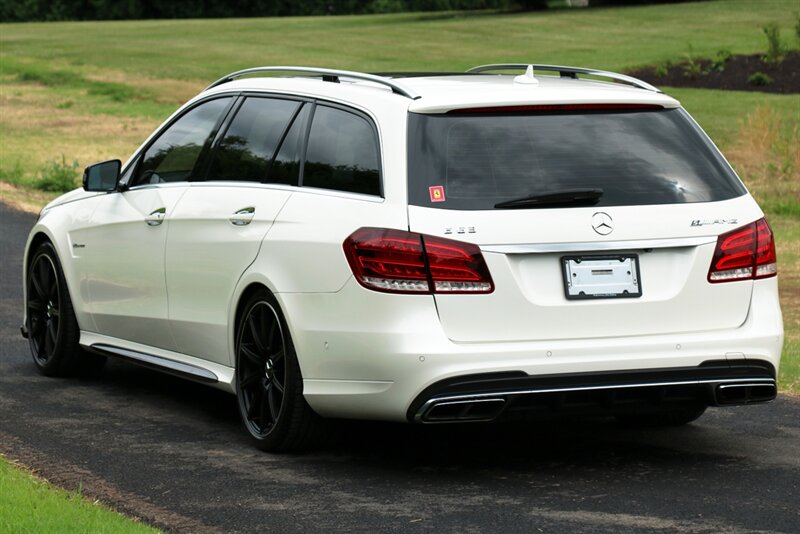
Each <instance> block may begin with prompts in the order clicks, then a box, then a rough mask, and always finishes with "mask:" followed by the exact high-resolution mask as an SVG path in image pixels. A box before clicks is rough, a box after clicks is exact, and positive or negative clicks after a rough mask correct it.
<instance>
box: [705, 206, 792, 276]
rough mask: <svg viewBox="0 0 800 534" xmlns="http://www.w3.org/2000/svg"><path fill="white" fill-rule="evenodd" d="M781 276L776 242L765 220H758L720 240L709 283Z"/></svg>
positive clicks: (718, 239) (720, 237)
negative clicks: (779, 274)
mask: <svg viewBox="0 0 800 534" xmlns="http://www.w3.org/2000/svg"><path fill="white" fill-rule="evenodd" d="M776 274H778V264H777V256H776V254H775V240H774V239H773V236H772V229H771V228H770V227H769V224H768V223H767V220H766V219H759V220H758V221H756V222H754V223H750V224H748V225H747V226H743V227H741V228H737V229H736V230H732V231H730V232H727V233H725V234H722V235H721V236H719V238H717V248H716V250H715V251H714V258H713V259H712V260H711V268H710V269H709V271H708V281H709V282H712V283H717V282H732V281H735V280H752V279H755V278H768V277H770V276H775V275H776Z"/></svg>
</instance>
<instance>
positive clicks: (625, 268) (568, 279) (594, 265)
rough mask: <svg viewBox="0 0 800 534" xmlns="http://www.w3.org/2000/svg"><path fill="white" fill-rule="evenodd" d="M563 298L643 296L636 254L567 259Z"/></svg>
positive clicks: (563, 264)
mask: <svg viewBox="0 0 800 534" xmlns="http://www.w3.org/2000/svg"><path fill="white" fill-rule="evenodd" d="M561 270H562V272H563V274H564V296H565V297H566V298H567V299H568V300H587V299H619V298H638V297H641V296H642V282H641V276H640V274H639V256H638V255H637V254H612V255H607V256H564V257H562V258H561Z"/></svg>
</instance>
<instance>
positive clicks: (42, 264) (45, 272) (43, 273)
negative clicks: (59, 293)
mask: <svg viewBox="0 0 800 534" xmlns="http://www.w3.org/2000/svg"><path fill="white" fill-rule="evenodd" d="M42 258H43V257H40V258H39V263H38V265H37V267H38V270H39V282H40V283H41V288H42V289H43V290H45V291H47V290H48V289H49V288H50V265H49V264H48V262H47V260H44V259H42Z"/></svg>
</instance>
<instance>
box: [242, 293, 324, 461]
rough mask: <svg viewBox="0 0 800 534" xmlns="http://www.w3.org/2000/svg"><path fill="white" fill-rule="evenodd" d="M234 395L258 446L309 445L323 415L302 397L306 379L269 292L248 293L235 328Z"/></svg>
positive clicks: (294, 448) (282, 448) (285, 448)
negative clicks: (249, 295) (315, 410)
mask: <svg viewBox="0 0 800 534" xmlns="http://www.w3.org/2000/svg"><path fill="white" fill-rule="evenodd" d="M235 350H236V375H235V382H236V398H237V400H238V405H239V414H240V415H241V417H242V423H243V424H244V427H245V429H246V430H247V432H248V434H250V437H251V439H252V440H253V442H254V444H255V446H256V447H258V448H259V449H261V450H264V451H269V452H287V451H297V450H303V449H306V448H308V447H310V446H311V445H312V444H313V443H314V442H315V441H316V439H317V438H318V437H319V433H320V429H321V423H322V421H321V418H320V417H319V416H318V415H317V414H316V413H314V411H313V410H312V409H311V408H310V407H309V406H308V403H306V400H305V398H304V397H303V377H302V374H301V372H300V365H299V363H298V361H297V354H296V352H295V350H294V344H293V343H292V338H291V336H290V334H289V329H288V327H287V325H286V320H285V319H284V317H283V313H282V312H281V310H280V306H279V305H278V302H277V300H276V299H275V297H274V296H273V295H272V294H271V293H269V292H268V291H266V290H262V291H259V292H258V293H256V294H255V295H253V296H252V297H250V298H249V299H248V300H247V302H246V304H245V306H244V309H243V311H242V314H241V318H240V320H239V323H238V325H237V328H236V344H235Z"/></svg>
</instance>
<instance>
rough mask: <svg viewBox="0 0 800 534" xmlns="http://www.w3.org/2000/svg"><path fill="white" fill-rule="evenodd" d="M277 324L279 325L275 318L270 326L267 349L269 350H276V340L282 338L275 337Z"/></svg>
mask: <svg viewBox="0 0 800 534" xmlns="http://www.w3.org/2000/svg"><path fill="white" fill-rule="evenodd" d="M277 326H278V321H277V320H273V321H272V324H271V325H270V326H269V334H268V335H267V350H268V351H272V350H274V348H275V342H276V341H278V342H280V338H278V339H277V340H276V339H275V330H276V327H277Z"/></svg>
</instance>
